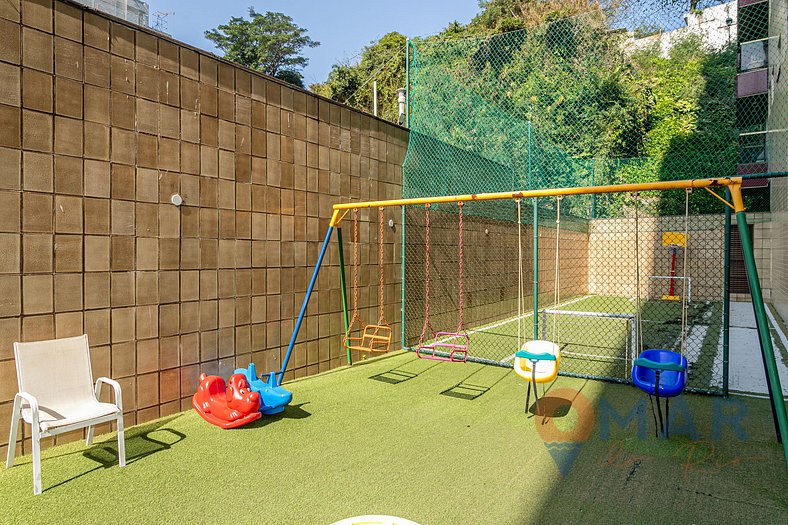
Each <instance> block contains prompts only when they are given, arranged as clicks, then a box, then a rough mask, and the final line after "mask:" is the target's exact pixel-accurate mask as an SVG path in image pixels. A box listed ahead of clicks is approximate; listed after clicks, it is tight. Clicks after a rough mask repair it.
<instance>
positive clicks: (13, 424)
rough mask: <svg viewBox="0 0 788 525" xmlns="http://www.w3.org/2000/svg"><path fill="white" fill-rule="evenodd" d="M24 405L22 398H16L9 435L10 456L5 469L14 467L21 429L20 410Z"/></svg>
mask: <svg viewBox="0 0 788 525" xmlns="http://www.w3.org/2000/svg"><path fill="white" fill-rule="evenodd" d="M21 403H22V398H20V397H16V398H15V399H14V408H13V412H12V414H11V432H10V433H9V434H8V455H7V456H6V460H5V468H11V467H13V466H14V454H16V433H17V430H18V428H19V416H20V415H21V412H20V410H19V408H20V406H21Z"/></svg>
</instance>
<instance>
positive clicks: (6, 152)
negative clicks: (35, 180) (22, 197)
mask: <svg viewBox="0 0 788 525" xmlns="http://www.w3.org/2000/svg"><path fill="white" fill-rule="evenodd" d="M21 173H22V152H21V151H19V150H15V149H9V148H0V189H2V190H18V189H20V183H21V181H20V179H21Z"/></svg>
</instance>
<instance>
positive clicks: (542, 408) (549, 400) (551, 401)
mask: <svg viewBox="0 0 788 525" xmlns="http://www.w3.org/2000/svg"><path fill="white" fill-rule="evenodd" d="M587 383H588V382H587V381H586V382H584V383H583V385H582V386H581V387H580V388H579V389H578V390H577V393H576V394H575V396H574V397H573V398H572V399H567V398H564V397H560V396H555V395H548V394H549V393H550V390H551V389H552V388H553V385H555V381H553V382H552V383H550V385H549V386H548V387H547V388H546V389H545V390H543V391H542V396H544V397H540V398H539V411H538V412H537V410H536V402H535V401H534V402H533V403H531V406H529V407H528V414H530V415H531V416H542V419H543V423H544V420H545V419H547V418H553V419H557V418H558V419H560V418H562V417H566V416H567V415H568V414H569V411H570V410H571V409H572V403H573V402H574V400H575V399H576V398H577V396H578V395H580V393H581V392H582V391H583V389H584V388H585V387H586V384H587ZM532 399H533V397H532ZM529 417H530V416H529Z"/></svg>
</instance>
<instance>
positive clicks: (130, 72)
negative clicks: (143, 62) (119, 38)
mask: <svg viewBox="0 0 788 525" xmlns="http://www.w3.org/2000/svg"><path fill="white" fill-rule="evenodd" d="M135 86H136V77H135V71H134V62H133V61H132V60H129V59H127V58H123V57H119V56H116V55H114V54H113V55H111V56H110V87H111V88H112V90H113V91H118V92H120V93H125V94H127V95H132V96H133V95H134V88H135Z"/></svg>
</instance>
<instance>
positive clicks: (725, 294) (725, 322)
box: [722, 188, 731, 397]
mask: <svg viewBox="0 0 788 525" xmlns="http://www.w3.org/2000/svg"><path fill="white" fill-rule="evenodd" d="M725 199H726V200H727V201H728V202H730V201H731V190H730V189H727V188H726V190H725ZM724 257H725V260H724V261H723V267H724V270H723V273H724V277H723V285H722V286H723V288H722V395H724V396H725V397H728V380H729V377H730V371H729V368H730V341H731V208H730V206H725V255H724Z"/></svg>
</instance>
